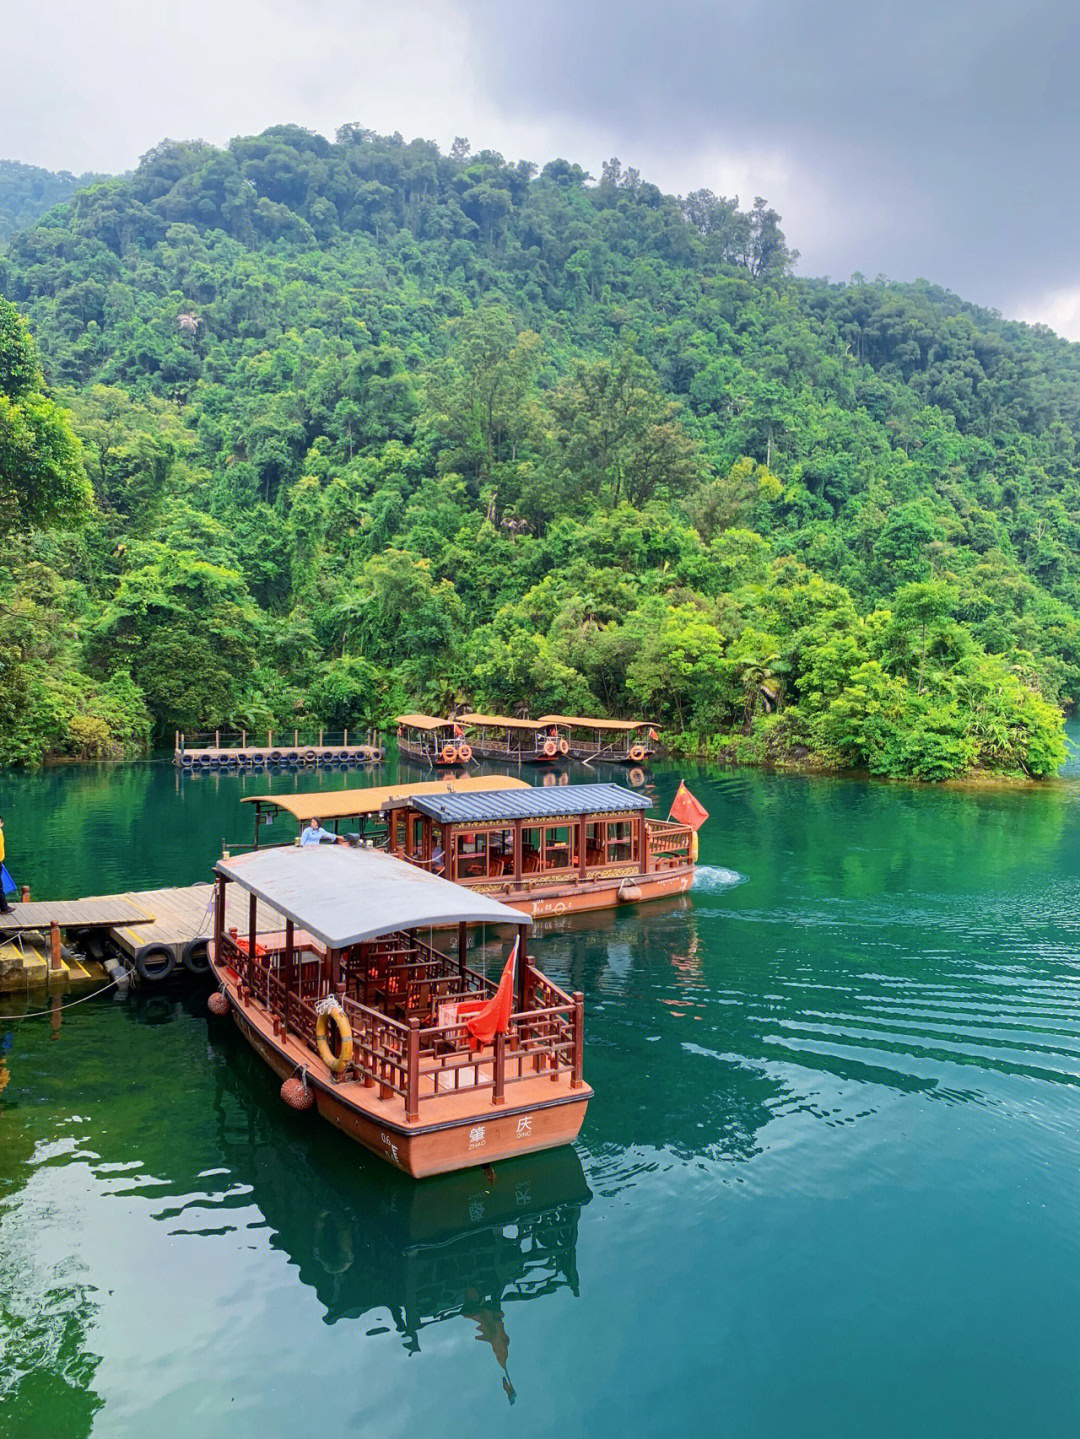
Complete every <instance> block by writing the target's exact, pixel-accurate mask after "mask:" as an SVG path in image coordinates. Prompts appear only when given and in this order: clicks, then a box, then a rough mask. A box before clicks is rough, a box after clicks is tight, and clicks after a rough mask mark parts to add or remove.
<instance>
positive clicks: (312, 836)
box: [300, 819, 341, 844]
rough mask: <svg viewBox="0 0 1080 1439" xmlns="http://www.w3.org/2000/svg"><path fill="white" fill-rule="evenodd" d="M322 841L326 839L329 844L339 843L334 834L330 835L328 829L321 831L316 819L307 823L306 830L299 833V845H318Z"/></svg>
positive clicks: (338, 838) (321, 828)
mask: <svg viewBox="0 0 1080 1439" xmlns="http://www.w3.org/2000/svg"><path fill="white" fill-rule="evenodd" d="M324 839H328V840H329V841H330V843H331V844H340V843H341V839H340V837H339V836H338V835H336V834H331V833H330V831H329V830H328V829H323V827H322V825H321V824H320V823H319V821H318V820H317V819H312V820H311V821H309V823H308V827H307V829H305V830H301V832H300V843H301V844H320V843H321V842H322V841H323V840H324Z"/></svg>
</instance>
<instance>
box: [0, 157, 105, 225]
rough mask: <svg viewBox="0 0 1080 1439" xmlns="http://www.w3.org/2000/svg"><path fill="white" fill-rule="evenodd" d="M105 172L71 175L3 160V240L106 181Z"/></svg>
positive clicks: (0, 222) (0, 195)
mask: <svg viewBox="0 0 1080 1439" xmlns="http://www.w3.org/2000/svg"><path fill="white" fill-rule="evenodd" d="M105 178H106V177H105V176H104V175H79V176H75V175H72V174H70V173H69V172H68V171H67V170H61V171H60V172H59V173H56V174H54V173H53V171H52V170H41V169H39V168H38V166H37V165H21V164H20V163H19V162H18V161H17V160H0V240H6V239H7V238H8V237H9V236H10V235H13V234H14V233H15V231H16V230H23V229H25V228H26V226H27V225H32V224H33V223H34V221H35V220H37V219H39V218H40V217H41V216H42V215H44V214H45V212H46V210H51V209H52V207H53V206H54V205H59V204H60V203H61V201H63V200H70V199H71V197H72V195H73V194H74V193H75V191H76V190H79V189H83V188H85V187H86V186H87V185H93V184H95V183H96V182H97V181H98V180H104V179H105Z"/></svg>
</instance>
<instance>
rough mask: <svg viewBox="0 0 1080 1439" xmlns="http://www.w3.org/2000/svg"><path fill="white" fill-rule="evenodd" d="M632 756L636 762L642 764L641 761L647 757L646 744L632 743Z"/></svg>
mask: <svg viewBox="0 0 1080 1439" xmlns="http://www.w3.org/2000/svg"><path fill="white" fill-rule="evenodd" d="M630 758H631V759H632V760H633V761H634V763H635V764H640V763H641V761H642V760H643V759H644V758H645V746H644V745H643V744H634V745H631V746H630Z"/></svg>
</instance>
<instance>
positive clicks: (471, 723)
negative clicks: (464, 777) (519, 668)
mask: <svg viewBox="0 0 1080 1439" xmlns="http://www.w3.org/2000/svg"><path fill="white" fill-rule="evenodd" d="M458 724H459V725H460V726H461V727H462V728H463V729H464V731H465V735H466V738H467V739H468V741H469V743H470V744H471V745H472V751H473V754H475V755H478V756H479V757H480V758H481V759H499V760H506V761H507V762H509V763H510V764H553V763H554V762H555V761H556V760H560V759H567V758H568V757H569V755H570V742H569V740H568V739H567V738H566V736H565V735H564V734H563V733H561V731H560V730H559V727H558V725H555V724H541V723H540V721H539V720H529V719H514V718H511V717H510V716H509V715H485V714H463V715H460V716H459V717H458Z"/></svg>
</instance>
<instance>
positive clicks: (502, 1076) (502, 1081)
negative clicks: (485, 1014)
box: [491, 1029, 506, 1104]
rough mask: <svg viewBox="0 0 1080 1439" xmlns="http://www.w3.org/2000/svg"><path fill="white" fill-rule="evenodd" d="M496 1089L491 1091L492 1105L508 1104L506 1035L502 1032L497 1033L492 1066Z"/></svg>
mask: <svg viewBox="0 0 1080 1439" xmlns="http://www.w3.org/2000/svg"><path fill="white" fill-rule="evenodd" d="M491 1076H492V1079H493V1080H494V1088H493V1089H492V1091H491V1102H492V1104H505V1103H506V1035H505V1034H503V1032H502V1030H501V1029H500V1030H497V1031H496V1033H495V1054H494V1058H493V1059H492V1064H491Z"/></svg>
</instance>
